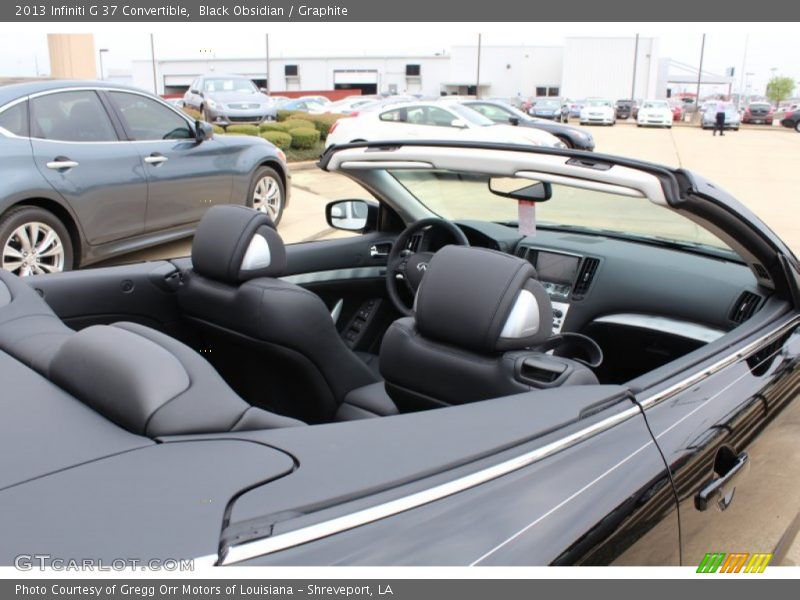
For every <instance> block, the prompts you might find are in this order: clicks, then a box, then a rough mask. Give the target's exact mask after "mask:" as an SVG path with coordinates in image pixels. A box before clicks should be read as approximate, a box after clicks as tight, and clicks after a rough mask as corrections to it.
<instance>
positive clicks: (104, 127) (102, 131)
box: [31, 90, 117, 142]
mask: <svg viewBox="0 0 800 600" xmlns="http://www.w3.org/2000/svg"><path fill="white" fill-rule="evenodd" d="M31 113H32V115H31V116H32V129H33V131H32V135H33V137H36V138H42V139H46V140H59V141H63V142H111V141H115V140H116V139H117V135H116V133H115V132H114V128H113V127H112V125H111V121H110V119H109V118H108V114H107V113H106V109H105V108H104V107H103V105H102V103H101V102H100V98H98V97H97V94H96V93H94V92H92V91H86V90H84V91H79V92H59V93H56V94H46V95H44V96H39V97H37V98H33V99H32V100H31Z"/></svg>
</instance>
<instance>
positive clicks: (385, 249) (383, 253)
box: [369, 242, 392, 258]
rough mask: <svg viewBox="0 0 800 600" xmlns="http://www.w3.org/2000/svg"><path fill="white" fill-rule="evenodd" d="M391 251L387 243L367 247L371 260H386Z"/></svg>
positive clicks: (390, 246)
mask: <svg viewBox="0 0 800 600" xmlns="http://www.w3.org/2000/svg"><path fill="white" fill-rule="evenodd" d="M391 249H392V245H391V244H390V243H388V242H385V243H379V244H373V245H372V246H370V247H369V255H370V257H371V258H386V257H387V256H389V252H390V251H391Z"/></svg>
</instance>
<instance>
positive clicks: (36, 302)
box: [0, 270, 74, 375]
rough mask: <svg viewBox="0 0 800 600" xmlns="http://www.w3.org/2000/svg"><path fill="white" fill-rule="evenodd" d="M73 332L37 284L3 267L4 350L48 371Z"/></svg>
mask: <svg viewBox="0 0 800 600" xmlns="http://www.w3.org/2000/svg"><path fill="white" fill-rule="evenodd" d="M73 333H74V331H73V330H72V329H70V328H69V327H67V326H66V325H64V323H63V322H62V321H61V319H59V318H58V317H57V316H56V315H55V313H54V312H53V311H52V309H51V308H50V307H49V306H48V305H47V303H46V302H45V301H44V300H43V299H42V297H41V296H39V294H37V293H36V292H35V291H34V290H33V288H31V287H30V286H29V285H28V284H26V283H25V282H24V281H22V279H20V278H19V277H17V276H16V275H14V274H12V273H9V272H8V271H3V270H0V350H3V351H4V352H6V353H8V354H10V355H11V356H13V357H14V358H16V359H17V360H18V361H20V362H22V363H24V364H25V365H27V366H28V367H30V368H32V369H34V370H35V371H37V372H38V373H39V374H42V375H47V371H48V368H49V366H50V361H51V360H52V358H53V356H55V354H56V352H58V350H59V348H61V346H62V344H64V342H66V341H67V339H68V338H69V337H70V336H71V335H72V334H73Z"/></svg>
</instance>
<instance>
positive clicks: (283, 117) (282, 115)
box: [275, 110, 306, 123]
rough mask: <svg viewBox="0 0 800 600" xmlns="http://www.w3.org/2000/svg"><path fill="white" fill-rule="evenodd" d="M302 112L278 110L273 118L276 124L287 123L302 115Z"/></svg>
mask: <svg viewBox="0 0 800 600" xmlns="http://www.w3.org/2000/svg"><path fill="white" fill-rule="evenodd" d="M304 114H306V113H304V112H303V111H302V110H279V111H278V112H277V114H276V115H275V118H276V119H277V120H278V122H279V123H280V122H283V121H288V120H289V119H292V118H294V117H295V116H296V115H304Z"/></svg>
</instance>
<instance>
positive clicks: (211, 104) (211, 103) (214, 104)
mask: <svg viewBox="0 0 800 600" xmlns="http://www.w3.org/2000/svg"><path fill="white" fill-rule="evenodd" d="M207 104H208V107H209V108H214V109H216V108H220V106H221V104H219V103H218V102H215V101H214V100H212V99H211V98H209V99H208V100H207Z"/></svg>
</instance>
